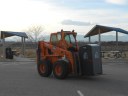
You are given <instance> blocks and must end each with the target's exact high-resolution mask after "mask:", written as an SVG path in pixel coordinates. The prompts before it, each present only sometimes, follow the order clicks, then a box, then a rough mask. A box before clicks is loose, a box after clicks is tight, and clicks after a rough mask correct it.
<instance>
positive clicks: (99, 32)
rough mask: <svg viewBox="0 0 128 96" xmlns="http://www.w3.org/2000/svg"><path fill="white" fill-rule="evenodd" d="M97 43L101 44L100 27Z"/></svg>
mask: <svg viewBox="0 0 128 96" xmlns="http://www.w3.org/2000/svg"><path fill="white" fill-rule="evenodd" d="M99 45H101V33H100V28H99Z"/></svg>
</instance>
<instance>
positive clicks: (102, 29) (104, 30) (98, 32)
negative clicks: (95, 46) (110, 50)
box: [84, 25, 128, 50]
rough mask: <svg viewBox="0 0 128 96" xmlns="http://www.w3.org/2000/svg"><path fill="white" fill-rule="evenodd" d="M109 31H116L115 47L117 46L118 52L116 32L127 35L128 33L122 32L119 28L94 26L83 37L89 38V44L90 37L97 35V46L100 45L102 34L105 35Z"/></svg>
mask: <svg viewBox="0 0 128 96" xmlns="http://www.w3.org/2000/svg"><path fill="white" fill-rule="evenodd" d="M110 31H116V45H117V50H118V32H120V33H124V34H128V31H126V30H123V29H121V28H116V27H108V26H102V25H95V26H94V27H93V28H92V29H91V30H90V31H89V32H88V33H87V34H86V35H85V36H84V38H86V37H89V42H91V38H90V37H91V36H94V35H99V44H101V34H102V33H107V32H110Z"/></svg>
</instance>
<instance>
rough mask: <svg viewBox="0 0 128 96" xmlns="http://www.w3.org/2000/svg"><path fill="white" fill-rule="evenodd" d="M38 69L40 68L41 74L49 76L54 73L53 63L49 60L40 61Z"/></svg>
mask: <svg viewBox="0 0 128 96" xmlns="http://www.w3.org/2000/svg"><path fill="white" fill-rule="evenodd" d="M42 66H43V67H42ZM37 70H38V73H39V75H40V76H42V77H48V76H50V75H51V73H52V64H51V63H50V61H49V60H43V61H40V62H39V63H38V64H37Z"/></svg>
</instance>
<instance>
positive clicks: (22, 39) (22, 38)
mask: <svg viewBox="0 0 128 96" xmlns="http://www.w3.org/2000/svg"><path fill="white" fill-rule="evenodd" d="M21 41H22V55H23V56H24V37H21Z"/></svg>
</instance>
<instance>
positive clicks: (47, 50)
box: [37, 30, 102, 79]
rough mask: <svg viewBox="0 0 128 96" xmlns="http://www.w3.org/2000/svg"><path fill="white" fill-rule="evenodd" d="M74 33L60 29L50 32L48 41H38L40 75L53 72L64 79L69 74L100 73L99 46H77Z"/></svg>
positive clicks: (46, 75) (48, 74)
mask: <svg viewBox="0 0 128 96" xmlns="http://www.w3.org/2000/svg"><path fill="white" fill-rule="evenodd" d="M76 35H77V33H76V32H74V30H73V31H63V30H61V31H60V32H55V33H51V36H50V42H45V41H39V42H38V49H37V70H38V73H39V74H40V75H41V76H43V77H49V76H50V75H51V74H52V73H53V75H54V76H55V77H56V78H57V79H64V78H66V77H67V76H68V75H69V74H73V75H77V76H84V75H98V74H102V63H101V56H100V46H99V45H97V44H87V45H84V46H82V47H78V43H77V40H76Z"/></svg>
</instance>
